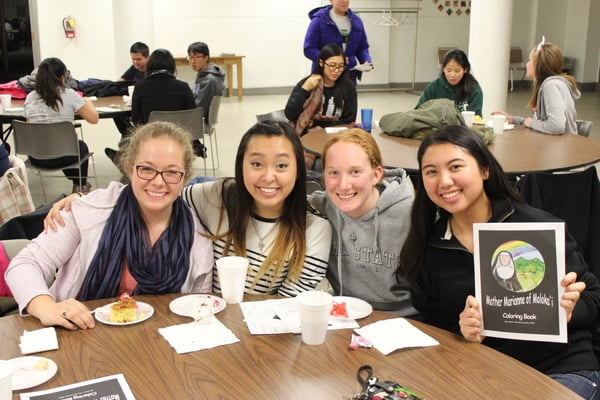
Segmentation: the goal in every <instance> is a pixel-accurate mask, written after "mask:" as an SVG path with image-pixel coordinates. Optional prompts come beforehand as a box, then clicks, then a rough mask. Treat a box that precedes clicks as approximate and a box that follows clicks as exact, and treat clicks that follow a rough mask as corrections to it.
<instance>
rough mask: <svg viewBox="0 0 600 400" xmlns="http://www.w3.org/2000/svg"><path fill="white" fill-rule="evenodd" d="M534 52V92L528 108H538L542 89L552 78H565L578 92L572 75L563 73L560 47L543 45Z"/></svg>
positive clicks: (548, 44)
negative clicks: (544, 83)
mask: <svg viewBox="0 0 600 400" xmlns="http://www.w3.org/2000/svg"><path fill="white" fill-rule="evenodd" d="M531 51H532V52H533V59H534V62H535V68H534V72H533V73H534V79H533V91H532V93H531V98H530V99H529V104H528V106H529V107H530V108H535V107H537V100H538V95H539V91H540V87H541V86H542V83H543V82H544V80H545V79H546V78H548V77H551V76H561V77H563V78H565V79H566V80H567V81H568V82H569V83H570V84H571V86H572V87H573V89H575V90H577V83H576V82H575V79H573V77H572V76H571V75H568V74H565V73H564V72H563V64H564V57H563V53H562V50H561V49H560V47H558V46H557V45H555V44H554V43H549V42H546V43H543V44H541V46H539V49H538V48H534V49H533V50H531Z"/></svg>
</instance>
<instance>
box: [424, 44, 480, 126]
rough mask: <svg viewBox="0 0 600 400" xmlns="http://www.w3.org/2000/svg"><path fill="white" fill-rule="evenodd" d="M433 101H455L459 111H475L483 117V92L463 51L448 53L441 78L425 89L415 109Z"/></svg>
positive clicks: (456, 50) (455, 50)
mask: <svg viewBox="0 0 600 400" xmlns="http://www.w3.org/2000/svg"><path fill="white" fill-rule="evenodd" d="M431 99H449V100H453V101H454V104H456V109H457V110H458V111H474V112H475V115H479V116H483V92H482V91H481V87H480V86H479V83H478V82H477V79H475V77H474V76H473V74H471V63H470V62H469V59H468V58H467V55H466V54H465V53H464V52H463V51H462V50H459V49H454V50H450V51H449V52H447V53H446V55H445V56H444V60H443V61H442V72H441V74H440V76H439V77H438V78H437V79H436V80H434V81H432V82H430V83H429V84H428V85H427V87H425V91H424V92H423V94H422V95H421V98H420V99H419V102H418V103H417V106H416V107H415V108H419V106H420V105H421V104H423V103H425V102H426V101H427V100H431Z"/></svg>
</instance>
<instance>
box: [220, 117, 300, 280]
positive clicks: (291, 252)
mask: <svg viewBox="0 0 600 400" xmlns="http://www.w3.org/2000/svg"><path fill="white" fill-rule="evenodd" d="M257 136H266V137H275V136H282V137H285V138H286V139H288V140H289V141H290V142H291V143H292V148H293V149H294V156H295V158H296V168H297V169H296V171H297V177H296V182H295V185H294V188H293V189H292V192H291V193H290V194H289V195H288V197H287V198H286V199H285V201H284V206H283V208H284V211H283V213H282V214H281V216H280V217H279V219H278V221H277V225H278V227H277V228H278V231H277V235H276V237H275V241H274V242H273V247H272V248H271V251H270V252H269V254H268V255H267V257H266V259H265V261H264V262H263V263H262V265H261V266H260V269H259V271H258V273H257V275H256V277H255V279H254V282H253V283H252V287H254V286H255V285H256V284H257V283H258V281H259V279H260V278H261V277H262V276H264V275H265V274H266V273H267V272H271V276H272V277H273V279H272V280H271V286H272V285H273V284H274V282H275V280H276V279H277V277H278V276H279V275H280V273H281V271H282V270H283V268H284V267H285V265H286V263H287V264H288V268H289V269H288V277H289V279H290V280H293V281H297V280H298V279H299V278H300V275H301V273H302V269H303V267H304V257H305V254H306V210H307V201H306V167H305V165H304V152H303V149H302V143H301V142H300V139H299V138H298V136H297V135H296V133H295V132H294V130H293V129H292V127H291V126H290V125H289V124H288V123H286V122H275V121H263V122H259V123H257V124H255V125H253V126H252V127H251V128H250V129H249V130H248V131H247V132H246V133H245V134H244V136H242V139H241V141H240V144H239V146H238V151H237V155H236V158H235V178H226V179H225V180H224V181H223V186H222V192H221V200H222V207H221V211H220V218H219V221H221V222H219V226H218V227H217V232H218V233H217V234H216V235H215V238H217V239H225V247H224V249H223V256H225V255H227V254H228V253H229V248H230V246H232V245H233V250H234V253H235V255H237V256H242V257H245V256H246V230H247V228H248V224H249V222H250V218H251V212H252V209H253V205H254V198H253V197H252V196H251V195H250V193H249V192H248V190H247V189H246V186H245V185H244V176H243V161H244V154H245V153H246V149H247V147H248V143H249V142H250V140H251V139H252V138H254V137H257ZM225 213H227V216H225ZM225 218H227V220H228V223H229V227H228V229H227V230H226V231H225V232H221V223H222V221H224V220H225Z"/></svg>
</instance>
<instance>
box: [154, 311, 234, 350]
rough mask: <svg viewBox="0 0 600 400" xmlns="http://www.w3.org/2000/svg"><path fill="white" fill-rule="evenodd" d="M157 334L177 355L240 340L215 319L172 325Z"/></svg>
mask: <svg viewBox="0 0 600 400" xmlns="http://www.w3.org/2000/svg"><path fill="white" fill-rule="evenodd" d="M158 332H159V333H160V334H161V335H162V336H163V337H164V338H165V339H166V340H167V341H168V342H169V344H170V345H171V347H173V348H174V349H175V351H176V352H177V353H178V354H183V353H189V352H191V351H198V350H204V349H210V348H212V347H217V346H223V345H226V344H231V343H236V342H239V341H240V340H239V339H238V338H237V337H236V336H235V335H234V334H233V332H231V330H229V328H227V327H226V326H225V325H223V324H222V323H221V321H219V320H218V319H216V318H215V317H212V318H210V319H208V320H205V321H200V322H190V323H188V324H181V325H172V326H168V327H166V328H160V329H159V330H158Z"/></svg>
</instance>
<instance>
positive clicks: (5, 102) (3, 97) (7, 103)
mask: <svg viewBox="0 0 600 400" xmlns="http://www.w3.org/2000/svg"><path fill="white" fill-rule="evenodd" d="M0 103H2V109H3V110H4V111H6V110H7V109H9V108H10V107H11V103H12V96H11V95H10V94H0Z"/></svg>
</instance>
